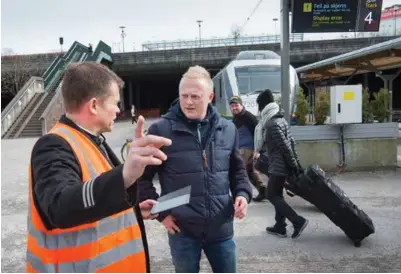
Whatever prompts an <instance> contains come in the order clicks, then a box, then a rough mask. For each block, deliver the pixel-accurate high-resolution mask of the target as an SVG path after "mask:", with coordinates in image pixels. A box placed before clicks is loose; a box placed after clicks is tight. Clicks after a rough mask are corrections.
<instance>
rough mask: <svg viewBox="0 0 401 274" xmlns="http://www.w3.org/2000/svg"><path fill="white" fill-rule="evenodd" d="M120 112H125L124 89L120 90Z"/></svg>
mask: <svg viewBox="0 0 401 274" xmlns="http://www.w3.org/2000/svg"><path fill="white" fill-rule="evenodd" d="M120 111H121V112H122V113H123V112H124V111H125V100H124V89H123V88H122V89H121V90H120Z"/></svg>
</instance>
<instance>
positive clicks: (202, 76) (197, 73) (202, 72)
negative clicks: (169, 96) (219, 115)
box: [179, 65, 213, 92]
mask: <svg viewBox="0 0 401 274" xmlns="http://www.w3.org/2000/svg"><path fill="white" fill-rule="evenodd" d="M184 79H192V80H199V81H203V82H204V83H205V86H206V87H207V89H208V91H210V92H213V81H212V78H211V77H210V73H209V72H208V71H207V70H206V69H205V68H204V67H201V66H198V65H196V66H193V67H189V69H188V70H187V71H186V72H185V73H184V75H183V76H182V78H181V81H180V85H179V89H181V86H182V83H183V81H184Z"/></svg>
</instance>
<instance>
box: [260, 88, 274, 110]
mask: <svg viewBox="0 0 401 274" xmlns="http://www.w3.org/2000/svg"><path fill="white" fill-rule="evenodd" d="M256 102H257V103H258V108H259V111H262V110H263V109H264V108H265V106H267V105H268V104H270V103H273V102H274V96H273V93H272V91H271V90H270V89H266V90H265V91H263V92H262V93H261V94H259V96H258V98H257V99H256Z"/></svg>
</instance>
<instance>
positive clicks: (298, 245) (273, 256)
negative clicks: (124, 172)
mask: <svg viewBox="0 0 401 274" xmlns="http://www.w3.org/2000/svg"><path fill="white" fill-rule="evenodd" d="M132 132H133V128H132V126H131V125H130V123H128V122H122V123H117V124H116V126H115V131H114V132H113V133H112V134H107V138H108V141H109V143H110V145H111V146H112V148H113V149H114V150H115V151H116V152H119V150H120V146H121V145H122V143H123V142H124V140H125V139H126V138H130V137H131V136H132ZM35 141H36V139H17V140H2V141H1V148H2V155H1V160H2V168H1V171H2V172H1V182H2V183H1V209H2V211H1V217H2V218H1V229H2V234H1V245H2V249H1V258H2V262H1V271H2V272H25V263H24V262H25V240H26V222H27V220H26V213H27V192H28V187H27V170H28V161H29V155H30V152H31V149H32V146H33V144H34V143H35ZM398 152H399V154H400V155H401V147H399V149H398ZM333 180H334V181H335V182H336V183H337V184H338V185H340V186H341V187H342V188H343V189H344V191H345V192H346V193H347V195H348V196H349V197H350V198H351V200H352V201H354V202H355V203H356V204H357V205H358V206H359V207H360V208H362V209H363V210H364V211H365V212H366V213H367V214H368V215H369V216H370V217H371V218H372V219H373V222H374V224H375V226H376V233H375V234H373V235H371V236H370V237H368V238H367V239H365V240H364V241H363V242H362V247H360V248H355V247H354V246H353V244H352V243H351V242H350V241H349V240H348V239H347V238H346V236H345V235H344V233H343V232H342V231H341V230H340V229H339V228H338V227H336V226H335V225H333V224H332V223H331V222H330V221H329V219H328V218H327V217H325V216H324V215H323V214H322V213H319V212H318V211H317V210H316V209H315V208H314V207H313V206H311V205H309V204H308V203H307V202H305V201H303V200H301V199H300V198H289V197H287V200H288V201H289V203H290V204H291V205H292V206H293V207H294V208H295V210H296V211H298V212H299V213H300V214H301V215H303V216H305V217H306V218H308V219H309V221H310V222H309V225H308V227H307V228H306V230H305V231H304V234H303V235H302V236H301V237H300V238H298V239H297V240H292V239H290V238H286V239H280V238H276V237H274V236H271V235H267V234H266V233H265V227H266V226H267V225H270V224H272V222H273V221H274V210H273V207H272V206H271V205H270V203H268V202H263V203H251V204H250V205H249V209H248V216H247V217H246V219H244V220H241V221H236V222H235V237H236V242H237V248H238V272H401V259H400V258H401V234H400V231H401V170H400V169H398V170H396V171H386V172H384V171H377V172H363V173H344V174H342V175H339V176H336V177H334V178H333ZM157 185H158V184H157ZM255 195H256V193H255ZM146 227H147V231H148V239H149V246H150V254H151V260H152V261H151V265H152V272H174V268H173V266H172V264H171V257H170V252H169V249H168V244H167V234H166V231H165V229H164V228H163V226H162V225H161V224H159V223H158V222H157V221H147V222H146ZM290 232H291V231H290ZM201 271H202V272H210V271H211V269H210V267H209V266H208V264H207V261H206V260H205V258H204V256H203V259H202V264H201Z"/></svg>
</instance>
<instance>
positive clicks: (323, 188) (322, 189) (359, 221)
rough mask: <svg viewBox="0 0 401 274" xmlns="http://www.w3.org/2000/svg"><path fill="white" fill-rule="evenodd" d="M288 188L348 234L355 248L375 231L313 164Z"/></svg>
mask: <svg viewBox="0 0 401 274" xmlns="http://www.w3.org/2000/svg"><path fill="white" fill-rule="evenodd" d="M285 187H286V189H287V190H289V191H291V192H292V193H294V194H296V195H298V196H300V197H302V198H303V199H305V200H306V201H308V202H310V203H311V204H313V205H315V206H316V207H317V208H318V209H319V210H320V211H321V212H323V213H324V214H325V215H326V216H327V217H328V218H329V219H330V220H331V221H332V222H333V223H334V224H335V225H337V226H338V227H339V228H341V229H342V230H343V231H344V232H345V234H346V235H347V236H348V238H350V239H351V240H352V241H353V242H354V245H355V246H356V247H360V246H361V241H362V240H363V239H364V238H366V237H368V236H369V235H370V234H373V233H374V232H375V227H374V225H373V222H372V220H371V219H370V218H369V216H368V215H367V214H366V213H365V212H364V211H363V210H361V209H359V208H358V207H357V206H356V205H355V204H354V203H353V202H352V201H351V200H350V199H349V198H348V197H347V195H345V193H344V191H343V190H342V189H341V188H340V187H339V186H337V185H336V184H335V183H334V182H332V181H331V180H330V179H329V178H327V177H326V174H325V172H324V171H323V170H322V169H321V168H320V167H319V166H318V165H316V164H314V165H311V166H310V167H308V168H307V169H306V170H305V173H304V174H303V175H302V176H301V177H300V178H299V180H297V181H291V182H290V183H287V184H286V186H285Z"/></svg>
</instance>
